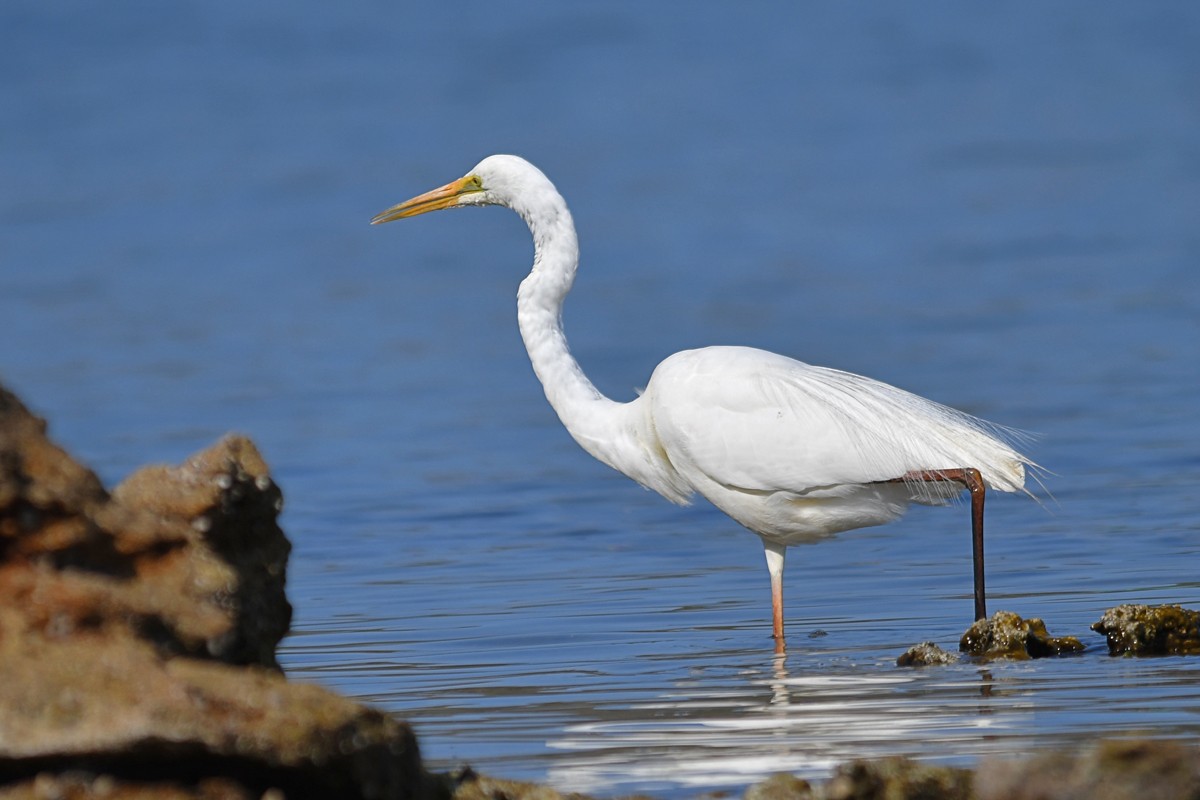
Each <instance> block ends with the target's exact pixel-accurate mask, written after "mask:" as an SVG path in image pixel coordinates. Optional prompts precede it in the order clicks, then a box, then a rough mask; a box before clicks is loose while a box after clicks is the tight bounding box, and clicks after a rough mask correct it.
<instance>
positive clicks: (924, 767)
mask: <svg viewBox="0 0 1200 800" xmlns="http://www.w3.org/2000/svg"><path fill="white" fill-rule="evenodd" d="M821 788H822V791H821V793H820V794H819V796H820V797H821V798H823V800H970V798H971V797H972V794H971V771H970V770H966V769H961V768H958V767H939V766H935V765H932V764H922V763H921V762H919V761H913V760H912V759H909V758H881V759H875V760H872V761H851V762H849V763H847V764H842V765H841V766H840V767H838V768H837V770H835V771H834V773H833V777H832V778H830V779H829V782H828V783H826V784H825V785H824V786H823V787H821Z"/></svg>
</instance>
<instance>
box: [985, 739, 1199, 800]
mask: <svg viewBox="0 0 1200 800" xmlns="http://www.w3.org/2000/svg"><path fill="white" fill-rule="evenodd" d="M975 794H976V797H977V798H978V800H1183V799H1184V798H1197V797H1200V753H1198V752H1197V750H1196V748H1195V747H1192V746H1189V745H1185V744H1182V743H1180V742H1174V741H1111V742H1101V743H1100V744H1098V745H1096V746H1095V747H1093V748H1092V749H1091V750H1089V751H1088V752H1086V753H1084V754H1082V755H1077V754H1071V753H1066V752H1053V753H1048V754H1046V755H1040V756H1036V757H1034V758H1030V759H1023V760H1020V761H1016V760H1004V759H985V760H984V761H983V762H982V763H981V764H980V765H979V768H978V770H977V771H976V775H975Z"/></svg>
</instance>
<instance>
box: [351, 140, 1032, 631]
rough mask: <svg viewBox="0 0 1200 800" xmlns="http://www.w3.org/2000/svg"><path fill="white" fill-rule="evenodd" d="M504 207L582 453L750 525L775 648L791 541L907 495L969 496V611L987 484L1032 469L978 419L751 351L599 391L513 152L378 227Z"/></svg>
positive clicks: (532, 312) (548, 233)
mask: <svg viewBox="0 0 1200 800" xmlns="http://www.w3.org/2000/svg"><path fill="white" fill-rule="evenodd" d="M478 205H500V206H506V207H508V208H510V209H512V210H513V211H515V212H517V213H518V214H519V215H520V216H521V218H522V219H524V220H525V222H526V224H528V225H529V230H530V232H531V233H532V234H533V245H534V256H533V269H532V271H530V273H529V275H528V277H526V278H525V280H524V281H522V282H521V286H520V289H519V290H518V292H517V322H518V324H519V326H520V329H521V337H522V339H524V341H525V347H526V349H527V350H528V352H529V359H530V361H532V362H533V371H534V372H535V373H536V374H537V377H538V379H539V380H540V381H541V382H542V386H543V388H544V389H545V391H546V398H547V399H548V400H549V401H550V405H551V406H553V407H554V410H555V411H556V412H558V417H559V419H560V420H562V423H563V425H565V426H566V428H567V430H568V431H569V432H570V434H571V436H572V437H574V439H575V441H577V442H578V443H579V444H580V445H581V446H582V447H583V449H584V450H586V451H587V452H589V453H591V454H592V455H593V456H595V457H596V458H598V459H599V460H600V461H603V462H604V463H605V464H607V465H609V466H610V467H612V468H614V469H616V470H617V471H619V472H622V473H624V474H625V475H627V476H629V477H630V478H632V479H633V480H635V481H637V482H638V483H640V484H641V485H642V486H645V487H646V488H649V489H653V490H654V491H656V492H658V493H659V494H661V495H662V496H663V497H665V498H667V499H668V500H670V501H672V502H674V503H679V504H686V503H688V502H689V501H690V499H691V497H692V495H693V494H695V493H699V494H701V495H703V496H704V497H706V498H707V499H708V500H709V501H711V502H712V504H713V505H715V506H716V507H717V508H719V509H721V510H722V511H724V512H725V513H726V514H728V515H729V516H730V517H732V518H733V519H734V520H736V521H737V522H739V523H741V524H742V525H743V526H745V527H746V528H748V529H750V530H751V531H753V532H754V533H756V534H758V535H759V537H761V539H762V543H763V549H764V551H765V554H766V560H767V568H768V571H769V573H770V576H771V605H772V612H773V626H772V627H773V633H774V637H775V642H776V649H777V650H779V651H780V652H782V651H783V648H784V636H783V565H784V555H785V553H786V550H787V547H788V545H791V544H798V543H801V542H811V541H816V540H818V539H823V538H825V537H828V536H831V535H833V534H835V533H838V532H839V531H845V530H850V529H852V528H862V527H866V526H869V525H881V524H883V523H886V522H891V521H892V520H895V519H897V518H898V517H900V516H901V515H902V514H903V513H904V512H905V510H906V509H907V507H908V506H909V504H910V503H914V502H916V503H924V504H930V505H940V504H945V503H946V502H947V501H949V500H950V499H951V498H953V497H955V496H956V495H957V494H958V492H959V491H961V489H960V488H959V486H958V484H961V485H962V486H963V487H965V488H966V489H967V490H968V491H969V492H970V494H971V519H972V533H973V536H972V542H973V548H972V550H973V555H974V567H975V572H974V577H975V616H976V618H977V619H982V618H983V617H985V616H986V615H987V612H986V607H985V597H984V580H983V577H984V576H983V504H984V497H985V494H986V489H988V488H991V489H997V490H999V491H1003V492H1016V491H1020V490H1022V489H1023V487H1024V483H1025V467H1026V466H1027V465H1028V466H1030V467H1033V466H1035V465H1034V464H1033V462H1032V461H1030V460H1029V459H1028V458H1026V457H1025V456H1023V455H1021V454H1020V453H1018V452H1016V451H1015V450H1014V449H1013V448H1012V447H1011V446H1009V444H1007V443H1006V442H1005V441H1004V440H1003V437H1004V430H1003V429H1001V428H999V427H997V426H994V425H991V424H989V423H987V422H984V421H982V420H979V419H976V418H975V417H972V416H969V415H967V414H963V413H961V412H959V411H956V410H954V409H951V408H947V407H946V406H942V405H939V404H937V403H934V402H932V401H930V400H926V399H924V398H922V397H918V396H916V395H914V394H910V393H908V392H905V391H903V390H901V389H897V388H895V387H894V386H889V385H888V384H886V383H880V382H879V381H875V380H872V379H870V378H864V377H862V376H860V375H854V374H852V373H849V372H842V371H839V370H834V369H827V368H825V367H814V366H811V365H809V364H805V363H802V362H800V361H795V360H793V359H790V358H787V357H785V356H781V355H776V354H774V353H769V352H766V351H763V350H756V349H753V348H749V347H705V348H701V349H698V350H685V351H683V352H681V353H676V354H675V355H673V356H671V357H669V358H667V359H666V360H665V361H663V362H662V363H661V364H659V365H658V367H657V368H656V369H655V370H654V374H653V375H651V377H650V382H649V383H647V384H646V388H645V390H644V391H643V392H642V393H641V395H640V396H638V397H636V398H634V399H633V400H630V401H629V402H627V403H621V402H616V401H613V400H610V399H609V398H608V397H605V396H604V395H603V394H601V393H600V392H599V391H598V390H597V389H596V387H595V386H593V385H592V383H591V381H589V380H588V378H587V376H586V375H584V374H583V370H582V369H581V368H580V366H579V364H578V362H576V361H575V359H574V357H572V355H571V352H570V350H569V349H568V348H567V340H566V337H565V335H564V334H563V329H562V319H561V311H562V306H563V300H564V299H565V298H566V296H567V292H568V291H570V289H571V283H572V282H573V281H574V278H575V270H576V267H577V266H578V264H579V245H578V240H577V238H576V235H575V225H574V223H573V222H572V220H571V212H570V211H568V210H567V204H566V201H565V200H563V198H562V195H560V194H559V193H558V191H557V190H556V189H555V188H554V185H553V184H552V183H551V182H550V180H549V179H548V178H547V177H546V176H545V175H544V174H542V172H541V171H540V170H539V169H538V168H537V167H535V166H533V165H532V164H530V163H529V162H528V161H525V160H524V159H522V158H518V157H517V156H510V155H494V156H489V157H488V158H485V159H484V160H483V161H481V162H479V164H478V165H477V166H476V167H475V168H474V169H472V170H471V171H470V172H469V173H467V175H466V176H465V177H462V178H460V179H458V180H456V181H454V182H452V183H448V184H446V185H445V186H442V187H440V188H438V189H434V190H433V191H430V192H427V193H425V194H422V195H420V196H418V197H414V198H412V199H411V200H407V201H405V202H403V203H400V204H398V205H395V206H392V207H391V208H389V209H388V210H386V211H384V212H382V213H381V214H379V215H377V216H376V217H375V218H374V219H372V220H371V222H372V224H378V223H381V222H389V221H391V220H395V219H400V218H402V217H411V216H415V215H417V214H424V213H426V212H428V211H437V210H439V209H443V208H458V207H462V206H478Z"/></svg>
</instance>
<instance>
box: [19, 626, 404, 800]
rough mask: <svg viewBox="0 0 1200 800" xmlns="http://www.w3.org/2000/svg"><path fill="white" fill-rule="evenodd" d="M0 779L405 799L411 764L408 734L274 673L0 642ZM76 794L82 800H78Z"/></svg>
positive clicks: (134, 651) (124, 642)
mask: <svg viewBox="0 0 1200 800" xmlns="http://www.w3.org/2000/svg"><path fill="white" fill-rule="evenodd" d="M0 661H2V663H3V664H4V680H3V681H0V777H5V778H7V779H8V780H9V781H12V780H13V779H20V778H23V779H25V780H33V779H35V778H36V776H37V775H38V774H39V773H57V774H58V775H59V776H60V777H62V776H68V777H69V775H70V774H72V773H75V772H78V771H81V770H82V771H86V772H89V773H93V774H96V775H110V776H115V777H114V780H121V781H126V782H129V781H138V782H146V781H150V782H154V781H165V780H168V779H169V780H170V781H172V783H174V784H176V785H183V786H195V785H198V784H199V783H201V782H202V781H204V780H209V779H214V778H219V779H222V780H225V781H227V782H229V783H231V784H236V785H239V786H242V787H246V788H248V789H250V790H252V791H254V792H257V793H258V794H256V795H255V796H259V795H261V793H262V792H264V791H266V790H267V789H270V788H278V789H281V790H283V791H284V793H285V794H286V796H287V797H289V798H294V797H363V798H385V797H388V798H391V797H413V796H416V795H417V794H420V793H421V792H422V786H423V778H422V775H421V766H420V756H419V753H418V750H417V743H416V739H415V738H414V737H413V734H412V731H411V730H410V729H409V728H408V726H407V725H405V724H404V723H401V722H397V721H396V720H393V719H392V718H391V717H389V716H388V715H386V714H383V713H381V712H379V711H375V710H372V709H369V708H367V707H365V706H362V705H359V704H358V703H354V702H351V701H349V700H346V699H343V698H341V697H338V696H337V695H335V694H333V693H332V692H329V691H327V690H325V689H322V688H320V687H318V686H312V685H307V684H298V683H289V682H288V681H287V680H286V679H284V677H283V676H282V675H280V674H279V673H278V672H276V671H275V670H270V669H266V668H263V667H232V666H229V665H226V664H221V663H218V662H214V661H211V660H209V661H202V660H199V659H192V658H182V657H177V658H171V659H167V658H164V657H163V656H162V654H161V652H160V651H158V650H157V649H156V648H154V647H153V646H151V645H149V644H147V643H144V642H137V641H133V640H130V639H124V638H122V639H117V640H110V639H105V638H103V637H102V636H100V635H99V634H90V635H80V636H76V637H72V638H69V639H61V640H49V639H46V638H44V637H42V636H40V635H38V634H30V635H27V636H24V637H21V638H15V637H4V638H2V639H0ZM85 796H86V795H85Z"/></svg>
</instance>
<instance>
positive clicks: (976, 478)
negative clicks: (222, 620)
mask: <svg viewBox="0 0 1200 800" xmlns="http://www.w3.org/2000/svg"><path fill="white" fill-rule="evenodd" d="M911 481H954V482H955V483H961V484H962V485H963V486H964V487H966V490H967V491H968V492H970V493H971V555H972V557H973V559H974V562H975V619H986V618H987V600H986V599H985V592H984V588H983V500H984V495H985V494H986V493H987V489H986V487H985V486H984V484H983V476H982V475H980V474H979V470H977V469H975V468H974V467H967V468H965V469H940V470H921V471H917V472H909V473H907V474H905V475H904V476H903V477H901V478H893V479H892V480H890V481H885V483H908V482H911Z"/></svg>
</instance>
